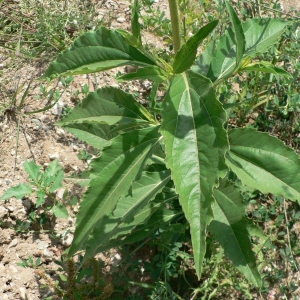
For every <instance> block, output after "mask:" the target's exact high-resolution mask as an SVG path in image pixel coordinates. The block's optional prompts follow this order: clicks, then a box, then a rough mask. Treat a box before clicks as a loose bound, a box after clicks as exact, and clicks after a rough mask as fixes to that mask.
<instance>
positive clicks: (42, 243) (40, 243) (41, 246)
mask: <svg viewBox="0 0 300 300" xmlns="http://www.w3.org/2000/svg"><path fill="white" fill-rule="evenodd" d="M47 247H48V242H45V241H41V240H37V248H38V249H40V250H43V249H46V248H47Z"/></svg>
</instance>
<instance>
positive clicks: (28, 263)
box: [17, 256, 42, 269]
mask: <svg viewBox="0 0 300 300" xmlns="http://www.w3.org/2000/svg"><path fill="white" fill-rule="evenodd" d="M41 264H42V262H41V259H40V258H37V260H36V261H34V260H33V258H32V257H31V256H28V259H22V262H20V263H17V265H18V266H20V267H23V268H33V269H37V268H38V267H39V266H40V265H41Z"/></svg>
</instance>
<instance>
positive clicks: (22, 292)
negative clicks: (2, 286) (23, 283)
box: [19, 287, 27, 300]
mask: <svg viewBox="0 0 300 300" xmlns="http://www.w3.org/2000/svg"><path fill="white" fill-rule="evenodd" d="M19 294H20V297H21V299H22V300H27V295H26V289H25V288H24V287H20V288H19Z"/></svg>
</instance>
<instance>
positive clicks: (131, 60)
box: [42, 27, 155, 78]
mask: <svg viewBox="0 0 300 300" xmlns="http://www.w3.org/2000/svg"><path fill="white" fill-rule="evenodd" d="M125 65H134V66H141V67H145V66H148V65H155V61H154V60H152V59H150V58H149V57H147V56H145V55H144V54H143V53H142V52H141V51H140V50H138V49H137V48H135V47H133V46H131V45H129V44H128V43H127V41H126V39H125V38H124V37H123V35H122V34H120V33H119V32H117V31H115V30H111V29H107V28H104V27H101V28H100V29H98V30H97V31H90V32H87V33H85V34H84V35H82V36H81V37H79V38H78V39H77V40H75V42H74V43H73V45H72V47H71V48H70V49H67V50H65V51H64V52H63V53H61V54H60V55H59V56H58V58H57V59H56V60H55V61H54V62H52V63H51V65H50V66H49V68H48V69H47V70H46V72H45V74H44V75H43V77H42V78H47V77H48V78H49V77H50V78H56V77H59V76H70V75H75V74H88V73H94V72H99V71H104V70H107V69H112V68H116V67H121V66H125Z"/></svg>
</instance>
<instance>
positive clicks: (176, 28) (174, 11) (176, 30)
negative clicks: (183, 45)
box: [168, 0, 180, 54]
mask: <svg viewBox="0 0 300 300" xmlns="http://www.w3.org/2000/svg"><path fill="white" fill-rule="evenodd" d="M168 1H169V9H170V16H171V23H172V36H173V45H174V52H175V54H176V53H177V51H178V50H179V49H180V22H179V11H178V0H168Z"/></svg>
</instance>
